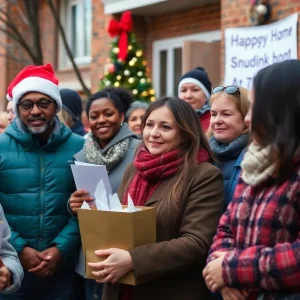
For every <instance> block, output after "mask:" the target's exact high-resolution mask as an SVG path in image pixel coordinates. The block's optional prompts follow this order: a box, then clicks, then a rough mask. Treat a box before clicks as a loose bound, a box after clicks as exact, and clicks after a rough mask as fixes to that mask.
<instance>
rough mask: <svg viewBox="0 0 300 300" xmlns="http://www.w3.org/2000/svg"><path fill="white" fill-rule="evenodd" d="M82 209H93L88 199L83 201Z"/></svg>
mask: <svg viewBox="0 0 300 300" xmlns="http://www.w3.org/2000/svg"><path fill="white" fill-rule="evenodd" d="M81 208H82V209H91V208H90V206H89V204H88V203H87V202H86V201H83V203H82V205H81Z"/></svg>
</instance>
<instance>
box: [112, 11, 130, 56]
mask: <svg viewBox="0 0 300 300" xmlns="http://www.w3.org/2000/svg"><path fill="white" fill-rule="evenodd" d="M131 30H132V18H131V12H130V11H125V12H124V13H123V14H122V16H121V19H120V22H118V21H116V20H115V19H112V20H110V22H109V25H108V33H109V34H110V36H111V37H115V36H119V45H118V46H119V50H120V51H119V54H118V58H119V59H120V60H122V61H125V60H126V57H127V51H128V37H127V33H128V32H131Z"/></svg>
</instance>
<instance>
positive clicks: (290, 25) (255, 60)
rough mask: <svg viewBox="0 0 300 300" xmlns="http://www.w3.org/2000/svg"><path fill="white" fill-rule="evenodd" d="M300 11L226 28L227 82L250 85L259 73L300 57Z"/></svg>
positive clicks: (248, 86)
mask: <svg viewBox="0 0 300 300" xmlns="http://www.w3.org/2000/svg"><path fill="white" fill-rule="evenodd" d="M297 21H298V14H293V15H291V16H289V17H287V18H285V19H283V20H280V21H278V22H276V23H272V24H269V25H263V26H257V27H246V28H228V29H226V30H225V83H226V84H227V85H238V86H243V87H246V88H248V89H250V88H251V86H252V80H253V77H254V76H255V75H256V73H257V72H258V71H259V70H260V69H262V68H264V67H266V66H268V65H272V64H274V63H277V62H281V61H284V60H288V59H297Z"/></svg>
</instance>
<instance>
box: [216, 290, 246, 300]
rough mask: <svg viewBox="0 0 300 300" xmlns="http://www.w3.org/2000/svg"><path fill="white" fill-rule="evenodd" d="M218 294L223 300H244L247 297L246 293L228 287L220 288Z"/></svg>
mask: <svg viewBox="0 0 300 300" xmlns="http://www.w3.org/2000/svg"><path fill="white" fill-rule="evenodd" d="M220 292H221V295H222V297H223V300H246V299H247V297H248V292H247V291H245V290H238V289H234V288H229V287H224V288H222V289H221V291H220Z"/></svg>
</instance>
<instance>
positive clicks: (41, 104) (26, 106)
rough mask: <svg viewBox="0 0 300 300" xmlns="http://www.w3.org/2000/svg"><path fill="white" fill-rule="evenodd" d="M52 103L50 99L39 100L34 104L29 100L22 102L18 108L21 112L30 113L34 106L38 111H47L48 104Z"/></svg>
mask: <svg viewBox="0 0 300 300" xmlns="http://www.w3.org/2000/svg"><path fill="white" fill-rule="evenodd" d="M52 102H54V100H52V99H40V100H38V101H36V102H33V101H30V100H24V101H21V102H19V103H18V106H20V107H21V108H22V109H23V110H26V111H31V110H32V109H33V107H34V105H35V104H36V106H37V107H38V109H40V110H43V109H47V108H48V107H49V106H50V104H51V103H52Z"/></svg>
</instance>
